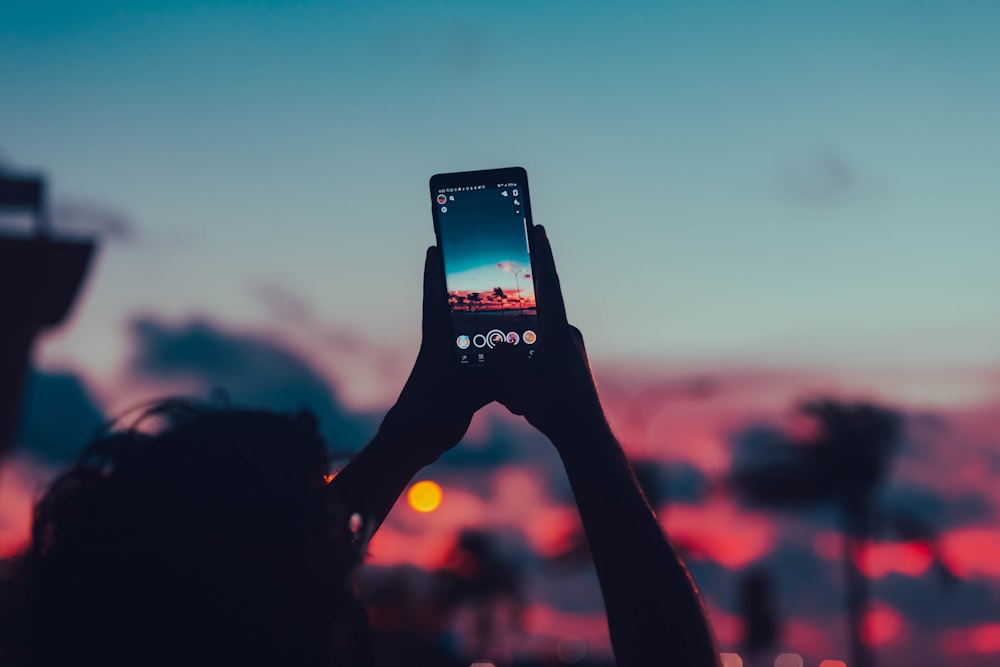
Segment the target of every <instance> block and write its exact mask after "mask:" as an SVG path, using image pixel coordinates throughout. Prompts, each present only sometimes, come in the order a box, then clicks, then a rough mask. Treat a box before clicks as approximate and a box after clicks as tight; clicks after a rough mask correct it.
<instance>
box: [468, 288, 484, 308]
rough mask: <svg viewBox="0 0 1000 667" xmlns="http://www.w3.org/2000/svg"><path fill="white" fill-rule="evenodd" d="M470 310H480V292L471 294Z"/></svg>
mask: <svg viewBox="0 0 1000 667" xmlns="http://www.w3.org/2000/svg"><path fill="white" fill-rule="evenodd" d="M467 298H468V299H469V310H479V304H480V303H481V302H482V296H481V295H480V294H479V292H469V296H468V297H467Z"/></svg>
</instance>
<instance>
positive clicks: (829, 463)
mask: <svg viewBox="0 0 1000 667" xmlns="http://www.w3.org/2000/svg"><path fill="white" fill-rule="evenodd" d="M797 412H798V415H799V416H800V417H802V418H803V422H802V424H803V426H804V427H805V428H803V432H802V433H800V434H798V435H788V434H785V433H782V432H780V431H777V430H775V429H768V428H757V429H754V431H753V432H752V433H751V434H750V436H751V437H750V439H749V442H747V443H746V444H747V446H745V447H743V448H741V450H740V451H737V453H736V458H735V459H734V463H733V469H732V471H731V472H730V475H729V483H730V485H731V487H732V488H733V489H734V491H735V492H736V493H737V495H738V496H739V497H741V498H742V499H743V500H744V501H746V502H748V503H750V504H752V505H756V506H759V507H764V508H771V509H782V510H798V509H805V508H809V507H819V506H830V507H833V508H835V509H836V511H837V514H838V515H839V519H840V524H841V529H842V532H843V565H844V568H845V574H846V580H847V614H848V621H849V637H850V645H851V653H852V659H851V660H850V661H849V663H848V664H851V665H855V666H858V667H872V666H873V665H874V655H873V654H872V652H871V650H870V648H869V646H868V644H867V642H866V641H865V639H866V638H865V624H866V619H867V616H868V611H869V608H870V604H871V590H870V586H869V582H868V580H867V578H866V576H865V574H864V572H863V569H862V568H863V563H864V558H865V547H866V545H867V543H868V542H869V541H870V540H871V539H872V538H873V537H874V536H876V535H877V534H884V533H887V532H888V533H892V534H894V536H896V537H898V538H902V539H905V540H912V541H918V542H921V543H924V544H925V545H927V546H929V547H930V548H931V549H932V552H933V553H935V554H936V555H937V554H939V553H940V552H939V550H938V545H937V541H936V539H935V535H934V530H933V529H932V528H931V527H930V526H929V525H928V524H927V523H926V522H925V521H923V520H922V519H920V518H919V517H917V516H915V515H913V514H912V513H911V512H909V511H907V510H904V509H900V508H891V507H884V506H883V504H882V503H880V501H879V496H880V492H881V490H882V489H883V487H884V486H885V484H886V481H887V479H888V477H889V472H890V470H891V465H892V461H893V458H894V456H895V455H896V453H897V452H898V450H899V446H900V443H901V441H902V436H903V424H904V417H903V415H902V414H901V413H899V412H897V411H895V410H892V409H890V408H886V407H882V406H878V405H873V404H869V403H847V402H842V401H838V400H835V399H819V400H814V401H807V402H804V403H802V404H801V405H799V406H798V408H797ZM747 450H752V451H747ZM935 565H937V567H938V569H939V571H940V572H941V573H942V574H944V575H945V576H946V578H948V579H950V578H951V575H950V572H948V570H947V568H946V567H945V566H944V564H943V563H942V561H941V559H940V557H939V556H936V563H935Z"/></svg>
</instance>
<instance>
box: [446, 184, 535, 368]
mask: <svg viewBox="0 0 1000 667" xmlns="http://www.w3.org/2000/svg"><path fill="white" fill-rule="evenodd" d="M478 175H481V177H478ZM449 176H453V177H455V178H453V179H449V178H448V177H449ZM477 177H478V178H477ZM527 194H528V193H527V176H526V174H525V173H524V170H523V169H516V168H515V169H503V170H492V171H483V172H465V173H462V174H444V175H438V176H435V177H434V178H433V179H431V197H432V198H433V205H434V218H435V223H436V225H435V226H436V230H437V237H438V246H439V247H440V248H441V256H442V259H443V261H444V272H445V286H446V288H447V292H448V295H447V298H448V306H449V310H450V312H451V323H452V333H453V336H454V350H455V354H456V356H457V358H458V362H459V363H460V364H463V365H468V366H477V365H482V364H485V363H487V362H488V360H489V358H490V350H492V349H493V348H494V347H495V346H496V344H497V343H499V342H506V343H508V344H510V345H513V346H515V347H517V348H521V349H523V350H524V351H525V354H526V355H527V356H529V357H530V356H534V349H535V346H536V344H537V342H538V334H537V330H538V326H537V324H538V315H537V310H536V305H535V282H534V276H533V275H532V270H531V255H530V252H529V245H528V227H529V225H530V224H531V212H530V209H529V207H528V199H527Z"/></svg>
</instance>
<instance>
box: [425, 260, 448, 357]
mask: <svg viewBox="0 0 1000 667" xmlns="http://www.w3.org/2000/svg"><path fill="white" fill-rule="evenodd" d="M445 291H446V290H445V286H444V269H443V267H442V264H441V251H440V250H439V249H438V248H437V246H431V247H429V248H427V256H426V257H425V258H424V301H423V320H422V325H421V329H422V333H423V338H424V342H430V341H440V340H443V339H444V338H446V337H447V333H448V302H447V300H446V299H445V296H444V295H445Z"/></svg>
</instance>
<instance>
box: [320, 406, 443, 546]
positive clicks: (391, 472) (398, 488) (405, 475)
mask: <svg viewBox="0 0 1000 667" xmlns="http://www.w3.org/2000/svg"><path fill="white" fill-rule="evenodd" d="M415 437H418V436H417V435H416V434H413V435H412V436H411V437H410V438H407V435H406V433H405V432H404V431H403V430H401V429H397V428H395V427H393V426H392V425H391V420H390V419H389V418H388V417H387V419H386V422H384V423H383V424H382V426H381V427H380V428H379V431H378V433H376V434H375V437H374V438H372V440H371V442H369V443H368V445H367V446H365V448H364V449H362V450H361V451H360V452H359V453H358V454H357V456H355V457H354V458H353V459H351V462H350V463H348V464H347V466H345V467H344V469H343V470H341V471H340V473H338V474H337V476H336V477H335V478H334V479H333V481H332V482H330V488H331V490H332V491H333V492H334V493H336V494H337V495H338V496H339V497H340V499H341V500H342V502H343V503H344V505H345V506H346V507H347V509H348V511H350V512H351V513H354V512H357V513H359V514H360V515H361V516H362V517H364V521H365V531H366V532H368V533H369V534H372V533H374V531H376V530H377V529H378V527H379V526H380V525H382V522H383V521H384V520H385V517H386V516H387V515H388V514H389V511H390V510H391V509H392V507H393V505H395V503H396V500H397V499H398V498H399V496H400V495H401V494H402V493H403V491H404V490H405V489H406V487H407V485H408V484H409V483H410V480H412V479H413V477H414V476H415V475H416V474H417V473H418V472H420V470H421V469H422V468H423V467H424V466H425V465H427V464H429V463H432V461H427V460H425V458H426V455H424V454H422V453H421V452H420V450H419V449H418V448H416V447H413V446H412V445H413V441H412V438H415ZM407 445H410V446H407Z"/></svg>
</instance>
